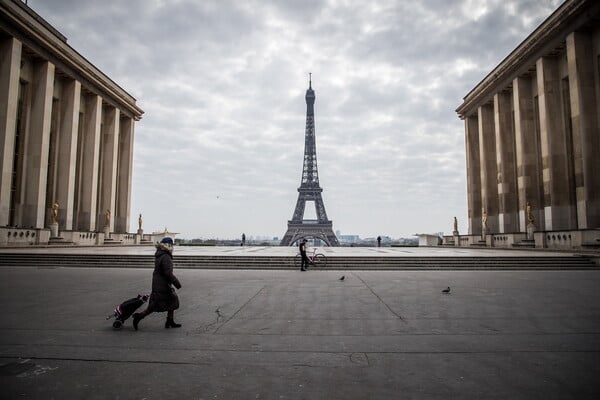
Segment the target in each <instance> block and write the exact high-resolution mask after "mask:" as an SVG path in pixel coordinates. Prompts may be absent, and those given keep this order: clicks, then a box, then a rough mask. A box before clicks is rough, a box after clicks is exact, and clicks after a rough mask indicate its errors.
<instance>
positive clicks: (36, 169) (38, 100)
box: [21, 61, 54, 229]
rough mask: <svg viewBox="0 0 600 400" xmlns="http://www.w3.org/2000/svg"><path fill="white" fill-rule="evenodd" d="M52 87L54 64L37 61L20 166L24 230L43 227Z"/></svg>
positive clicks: (22, 223)
mask: <svg viewBox="0 0 600 400" xmlns="http://www.w3.org/2000/svg"><path fill="white" fill-rule="evenodd" d="M53 87H54V64H52V63H50V62H48V61H40V62H38V63H37V64H36V65H35V67H34V77H33V88H32V89H33V90H32V91H31V114H30V119H29V132H28V137H27V140H28V143H27V146H26V150H25V161H26V162H24V163H23V164H24V166H26V167H25V173H24V185H25V198H24V205H23V218H22V221H21V225H22V226H24V227H33V228H38V229H42V228H44V217H45V211H46V204H45V200H46V181H47V175H48V151H49V147H48V146H49V138H50V122H51V117H52V93H53Z"/></svg>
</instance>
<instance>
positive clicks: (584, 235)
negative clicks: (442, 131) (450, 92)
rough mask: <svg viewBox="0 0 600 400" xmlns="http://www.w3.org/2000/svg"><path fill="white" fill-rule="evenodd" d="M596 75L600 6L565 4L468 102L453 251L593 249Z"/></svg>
mask: <svg viewBox="0 0 600 400" xmlns="http://www.w3.org/2000/svg"><path fill="white" fill-rule="evenodd" d="M473 40H476V38H473ZM599 71H600V2H598V1H597V0H567V1H565V2H564V3H563V4H562V5H561V6H560V7H559V8H558V9H557V10H556V11H555V12H554V13H552V15H550V17H548V19H546V20H545V21H544V22H543V23H542V24H541V25H540V26H539V27H538V28H537V29H536V30H535V31H534V32H533V33H532V34H531V35H529V36H528V37H527V38H526V39H525V40H524V41H523V42H522V43H521V44H520V45H519V46H518V47H517V48H516V49H515V50H513V51H512V52H511V53H510V54H509V55H508V56H507V57H506V58H505V59H504V60H503V61H502V62H501V63H500V64H499V65H498V66H497V67H496V68H494V70H492V71H491V72H490V73H489V74H488V75H487V76H486V77H485V78H484V79H483V80H482V81H481V82H480V83H479V84H477V86H475V88H473V89H472V90H471V91H470V92H469V93H468V94H467V95H466V97H465V98H464V101H463V103H462V104H461V105H460V107H458V109H457V110H456V111H457V113H458V114H459V116H460V118H461V119H463V120H464V121H465V142H466V154H467V192H468V208H469V210H468V211H469V213H468V227H469V235H466V236H461V238H460V244H461V245H463V244H468V245H486V246H494V247H510V246H518V245H524V246H534V245H535V247H541V248H580V247H587V246H600V230H599V228H600V173H598V166H599V165H600V163H599V161H598V160H600V134H599V123H600V122H599V115H600V112H599V111H600V73H599ZM528 204H529V207H528Z"/></svg>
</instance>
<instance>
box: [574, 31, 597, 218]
mask: <svg viewBox="0 0 600 400" xmlns="http://www.w3.org/2000/svg"><path fill="white" fill-rule="evenodd" d="M593 50H594V49H593V47H592V37H591V35H590V34H589V33H583V32H573V33H571V34H570V35H569V36H567V63H568V70H569V89H570V90H569V92H570V94H571V96H570V97H571V121H572V129H573V153H574V154H573V157H574V169H575V171H574V173H575V191H576V201H577V227H578V228H579V229H590V228H600V172H599V171H598V166H599V165H600V164H599V162H600V161H599V160H600V132H599V131H598V120H597V112H598V108H597V104H598V103H597V101H596V92H595V83H594V59H593V57H592V55H593V54H594V51H593Z"/></svg>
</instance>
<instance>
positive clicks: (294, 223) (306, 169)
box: [281, 72, 340, 246]
mask: <svg viewBox="0 0 600 400" xmlns="http://www.w3.org/2000/svg"><path fill="white" fill-rule="evenodd" d="M305 99H306V130H305V134H304V164H303V167H302V179H301V182H300V187H299V188H298V201H297V202H296V208H295V209H294V215H293V216H292V219H291V220H289V221H288V229H287V231H286V233H285V235H284V236H283V239H281V245H282V246H291V245H293V244H295V243H296V242H297V241H298V240H300V239H319V240H321V241H323V242H324V243H325V244H326V245H327V246H339V245H340V244H339V242H338V240H337V237H336V236H335V234H334V233H333V222H332V221H331V220H329V219H327V213H326V212H325V205H324V204H323V198H322V196H321V193H322V192H323V189H322V188H321V187H320V186H319V172H318V170H317V144H316V139H315V110H314V105H315V92H314V90H313V88H312V73H310V72H309V74H308V89H307V90H306V96H305ZM307 202H309V203H314V206H315V212H316V216H317V219H316V220H312V219H311V220H307V219H304V210H305V208H306V203H307Z"/></svg>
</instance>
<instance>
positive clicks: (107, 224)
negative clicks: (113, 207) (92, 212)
mask: <svg viewBox="0 0 600 400" xmlns="http://www.w3.org/2000/svg"><path fill="white" fill-rule="evenodd" d="M104 216H105V218H106V223H105V224H104V227H105V228H106V227H109V226H110V210H106V212H105V213H104Z"/></svg>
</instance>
